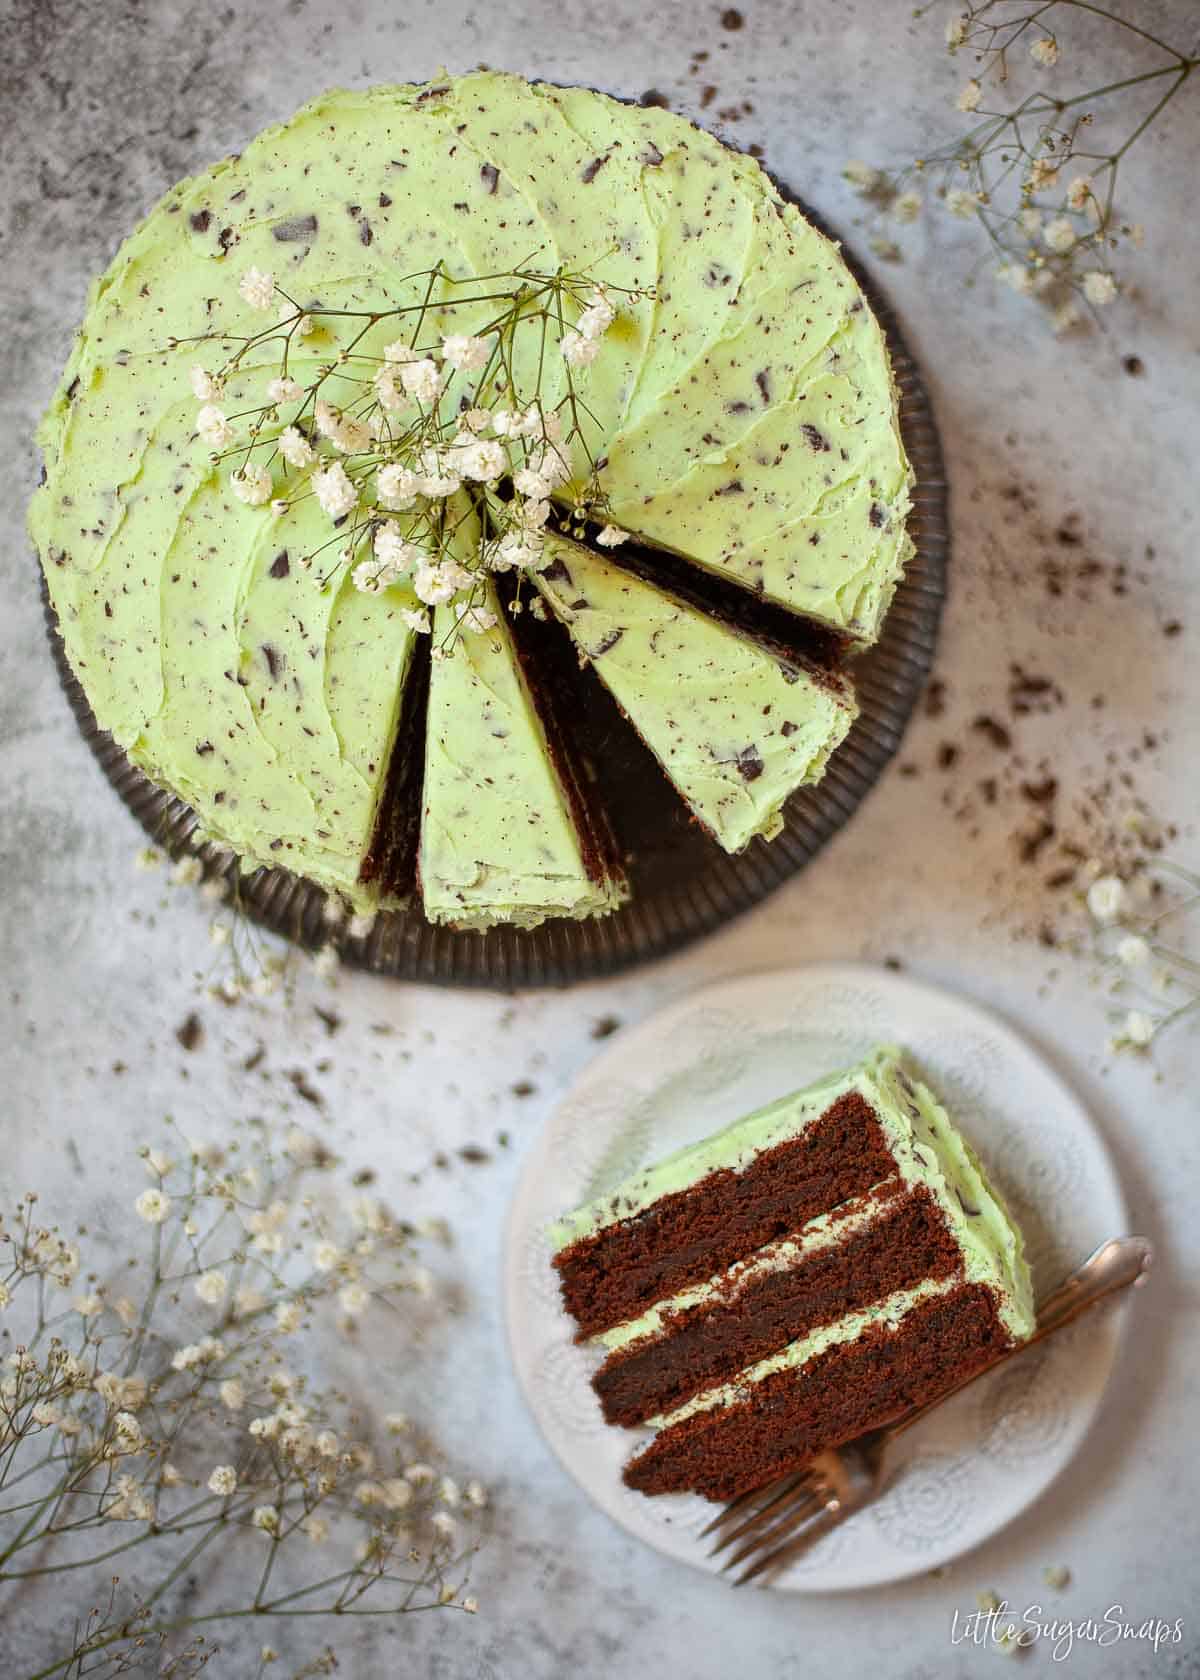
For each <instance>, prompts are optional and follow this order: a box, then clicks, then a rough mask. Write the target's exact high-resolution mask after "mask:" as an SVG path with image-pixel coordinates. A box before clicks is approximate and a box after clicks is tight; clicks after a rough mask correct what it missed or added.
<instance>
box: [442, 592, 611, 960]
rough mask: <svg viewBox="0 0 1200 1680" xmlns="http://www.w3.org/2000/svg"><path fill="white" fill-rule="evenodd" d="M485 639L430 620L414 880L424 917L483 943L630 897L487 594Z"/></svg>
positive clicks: (558, 735)
mask: <svg viewBox="0 0 1200 1680" xmlns="http://www.w3.org/2000/svg"><path fill="white" fill-rule="evenodd" d="M482 610H483V612H484V613H485V614H486V615H488V617H489V618H491V619H493V620H494V622H493V623H492V624H491V626H490V628H488V629H485V630H467V629H462V628H460V627H459V626H458V625H457V624H456V622H455V619H454V615H453V613H452V611H451V610H450V609H449V608H447V607H440V608H438V610H437V612H436V614H435V616H434V621H433V644H434V649H433V651H434V655H435V657H434V660H433V668H432V672H431V676H430V684H429V711H428V718H427V723H426V735H425V785H424V795H423V805H422V813H421V845H420V854H419V860H418V874H419V877H420V883H421V896H422V900H423V902H424V907H425V915H426V917H427V918H428V920H429V921H431V922H435V923H437V922H445V923H449V924H451V925H452V926H454V927H458V928H472V929H476V930H478V931H480V932H482V931H484V930H486V929H487V928H490V927H494V926H497V925H499V924H504V923H507V924H509V925H510V926H514V927H521V928H530V927H536V926H537V925H538V924H539V923H540V922H543V921H545V920H546V918H547V917H548V916H572V917H583V916H598V915H604V914H606V913H607V912H608V911H611V910H615V909H616V908H617V906H618V905H619V904H621V903H622V902H623V901H624V898H625V896H626V887H625V881H624V877H623V875H622V873H621V870H620V866H619V864H618V862H617V861H616V857H615V853H614V851H613V848H612V845H611V841H610V839H609V836H608V831H607V829H606V827H605V825H604V823H603V820H602V818H601V817H600V815H599V813H597V812H595V811H594V810H593V809H592V807H591V806H590V805H589V803H588V801H587V799H586V795H585V789H584V785H583V779H582V776H581V775H580V773H579V771H578V769H577V767H576V765H575V763H574V760H573V758H572V755H571V751H570V747H569V743H568V741H567V739H566V737H565V735H564V734H563V733H562V732H561V731H560V730H559V729H558V727H557V720H556V718H555V716H554V713H553V711H552V710H551V709H550V697H549V696H548V695H543V694H539V695H538V696H536V697H535V695H534V693H533V691H532V689H531V687H530V684H529V681H528V680H527V678H526V675H525V673H524V671H523V670H522V667H521V661H520V659H519V657H518V654H517V650H516V648H515V646H514V643H513V639H512V634H511V632H510V630H509V628H508V625H507V624H506V622H505V615H504V613H503V612H502V610H501V608H500V603H499V602H498V600H497V598H496V594H495V591H494V589H493V588H492V586H491V585H490V584H489V585H488V586H487V589H486V596H485V600H484V605H483V609H482Z"/></svg>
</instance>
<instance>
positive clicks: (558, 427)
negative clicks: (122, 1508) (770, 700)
mask: <svg viewBox="0 0 1200 1680" xmlns="http://www.w3.org/2000/svg"><path fill="white" fill-rule="evenodd" d="M535 278H536V277H535ZM542 278H543V279H545V280H547V281H548V287H547V290H549V289H550V288H552V287H553V286H554V285H556V284H558V282H557V280H551V279H550V277H542ZM238 290H239V292H240V295H241V297H242V299H243V300H244V301H245V303H247V304H248V305H249V306H250V307H251V308H252V309H255V310H260V311H267V310H270V309H273V308H274V305H275V301H276V296H277V288H276V285H275V279H274V276H273V275H272V274H270V273H266V272H264V271H262V270H260V269H258V268H248V269H247V270H246V271H245V272H244V273H243V274H242V276H241V278H240V280H239V283H238ZM514 297H516V294H514ZM555 297H556V298H557V302H556V303H555V304H554V305H553V307H546V308H545V309H544V311H543V313H542V315H541V317H540V320H541V330H542V332H543V333H545V331H546V329H547V326H548V325H549V327H550V328H551V329H553V330H556V331H557V333H558V347H559V351H560V353H561V356H562V359H563V361H564V362H565V363H566V365H567V368H568V370H575V369H581V368H586V367H588V366H590V365H591V364H592V363H593V362H594V361H595V359H596V357H597V355H598V354H599V350H600V345H601V341H602V339H603V338H604V336H605V334H606V333H607V332H608V331H609V329H610V328H611V326H612V325H613V323H614V321H615V320H616V317H617V309H616V305H615V303H614V302H613V299H612V297H611V296H610V294H609V291H608V290H607V289H606V288H605V287H604V286H603V285H599V284H597V285H592V286H591V287H590V289H589V290H588V291H587V292H586V293H583V294H581V293H580V292H578V291H576V290H574V289H572V290H571V291H570V292H569V297H570V298H571V299H575V300H576V307H577V309H578V315H577V318H576V319H575V321H574V324H573V325H571V326H569V327H568V326H565V325H564V321H563V312H562V293H561V292H558V293H555ZM526 319H533V320H534V321H536V320H538V319H539V317H537V316H533V317H527V316H526V315H525V314H524V313H523V305H522V304H521V302H520V301H519V299H518V301H516V302H515V304H514V308H513V310H512V312H511V313H510V314H509V316H508V317H507V318H506V319H505V320H502V321H501V322H500V323H499V324H496V325H494V326H493V327H492V328H491V329H489V331H488V332H486V333H484V334H473V333H467V332H450V333H445V334H443V335H442V336H441V339H440V343H439V344H438V345H437V346H433V347H422V346H420V345H419V344H418V342H417V339H418V336H419V329H414V331H413V333H412V336H411V338H397V339H395V340H394V341H392V342H391V343H388V344H385V345H384V346H383V349H382V356H381V358H380V359H377V360H375V361H374V362H373V363H371V365H370V367H369V370H368V371H367V373H366V376H365V377H363V376H362V374H361V369H360V367H359V366H356V365H355V364H361V362H363V361H364V360H367V361H368V362H370V358H366V357H364V356H362V355H352V354H351V351H350V350H346V351H339V352H338V353H337V355H336V359H335V360H332V361H330V362H329V363H327V364H326V365H324V366H323V367H320V368H319V369H318V371H317V377H316V379H315V382H314V383H313V384H311V385H309V386H308V387H305V386H304V385H302V384H301V383H300V381H299V380H297V379H296V378H294V377H293V376H292V375H291V374H290V373H289V372H288V361H287V356H286V353H285V355H284V358H283V365H282V367H281V368H280V369H279V371H278V373H277V375H276V376H275V377H273V378H271V379H270V380H269V381H268V382H267V384H266V387H265V398H266V401H265V402H264V403H263V404H262V405H261V406H260V407H258V408H254V409H251V410H249V413H250V415H251V417H252V418H251V421H250V427H249V435H248V437H246V436H243V435H239V427H238V426H237V425H235V419H236V418H237V416H235V417H234V418H233V419H231V418H230V415H229V414H228V413H227V412H226V409H225V408H224V407H223V406H222V403H223V402H224V400H225V392H226V386H227V383H228V380H229V376H230V374H231V372H236V371H237V370H238V369H239V368H240V367H241V365H242V363H241V358H242V356H243V355H244V353H245V346H243V349H242V350H240V351H239V352H238V354H237V355H236V356H235V357H234V358H233V360H232V362H231V363H230V364H229V365H228V366H227V367H225V368H222V369H219V370H217V371H213V370H210V369H209V368H206V367H204V366H203V365H200V364H196V365H194V366H193V367H192V368H191V370H190V374H189V378H190V384H191V389H192V393H193V395H194V396H195V398H196V400H197V402H198V403H199V404H200V407H199V410H198V412H197V415H196V432H197V435H198V436H199V438H200V439H201V441H202V442H203V443H204V444H205V445H206V446H207V448H208V449H209V450H211V451H212V452H213V453H214V454H215V455H222V454H225V453H226V452H234V451H235V452H236V454H237V456H238V461H237V465H236V466H235V467H234V468H233V469H232V470H231V471H230V474H229V478H228V484H229V488H230V490H231V491H232V493H233V495H234V496H235V497H236V498H237V499H238V500H239V501H241V502H243V503H244V504H246V506H248V507H252V508H269V510H270V512H271V513H272V514H274V515H281V514H283V513H285V512H286V511H287V510H288V508H289V507H290V506H291V503H292V501H293V500H295V499H299V498H301V497H304V496H311V497H312V498H314V499H315V501H316V503H317V506H318V507H319V508H320V509H321V511H322V512H323V513H324V514H325V515H326V516H327V517H328V518H329V519H330V520H331V521H332V522H333V523H334V524H335V525H339V526H340V525H342V524H343V523H346V522H349V529H348V531H347V535H346V538H345V542H344V546H342V547H341V548H340V550H339V551H338V563H339V564H344V565H346V566H348V567H349V568H350V575H351V578H352V581H353V583H354V585H355V587H356V588H357V589H359V590H361V591H362V592H364V593H366V594H379V593H381V592H383V591H385V590H387V589H390V588H392V587H393V586H395V585H397V584H401V583H404V584H406V585H407V587H408V588H409V589H410V590H411V592H412V594H413V595H415V596H416V599H417V602H418V603H419V605H417V606H416V607H413V606H400V605H398V611H399V612H400V614H401V616H402V618H403V621H404V622H405V623H406V624H407V625H408V626H409V628H410V629H412V630H414V631H416V632H419V633H429V632H430V631H431V630H432V618H431V612H430V609H433V608H449V609H450V613H449V615H448V616H449V621H450V624H451V625H452V627H453V629H454V630H457V629H459V628H461V629H465V630H469V631H473V632H476V633H479V632H483V631H487V630H490V629H492V628H493V627H494V625H495V623H496V618H495V614H494V612H493V611H492V610H491V608H490V607H489V606H488V604H487V602H488V599H489V596H488V592H487V590H486V588H485V587H484V583H485V579H486V576H487V574H488V573H492V572H507V571H512V570H521V571H529V570H536V569H538V568H539V567H540V566H541V565H542V564H543V563H544V542H545V536H544V533H545V530H546V527H547V524H548V522H549V520H550V516H551V507H552V500H553V498H554V497H555V496H556V495H559V494H562V493H563V492H564V490H565V487H566V486H567V485H569V484H570V483H571V481H572V479H573V478H575V476H576V469H575V466H574V464H573V459H572V454H573V451H572V444H573V441H574V439H575V437H576V436H577V433H576V431H575V430H572V431H571V432H570V433H569V434H568V433H566V431H565V427H564V419H563V415H564V413H565V412H566V411H567V408H568V400H569V406H570V412H571V414H572V416H573V417H574V415H575V408H574V397H573V395H572V394H571V393H572V392H573V386H572V384H571V372H570V371H568V375H567V384H568V399H563V401H562V402H561V403H560V404H559V405H558V406H549V405H543V403H542V402H541V400H540V393H539V400H537V401H534V402H532V403H528V402H523V403H522V402H517V401H515V400H514V397H515V391H514V389H513V387H512V385H511V366H510V363H511V355H506V353H505V352H506V338H505V335H506V333H507V334H508V335H511V334H512V333H514V332H515V331H516V328H517V326H518V325H520V324H521V323H522V321H524V320H526ZM279 324H280V325H282V326H285V327H286V328H287V329H288V330H287V334H286V337H287V339H288V340H289V341H290V338H291V336H292V334H293V333H297V334H300V335H303V334H304V332H305V330H306V329H307V330H311V329H312V327H313V321H312V317H311V316H308V315H303V316H301V315H300V314H299V313H298V311H297V309H296V308H295V306H293V305H291V304H289V303H287V302H286V300H285V302H284V304H283V306H282V307H281V309H280V311H279ZM278 333H279V326H278V325H277V326H272V327H270V328H266V329H264V330H263V332H262V333H260V334H259V335H258V337H259V338H262V339H264V340H269V339H270V338H271V337H272V336H274V335H277V334H278ZM359 336H360V337H361V335H359ZM257 341H258V340H257V338H256V339H251V340H249V341H247V343H248V344H254V343H256V342H257ZM355 342H356V343H357V342H358V340H355ZM509 349H511V345H509ZM343 370H346V371H344V372H343ZM335 374H336V375H337V376H338V377H339V378H344V379H346V380H348V381H349V382H350V383H351V384H353V385H355V386H357V388H358V395H357V396H355V397H354V399H353V400H352V401H351V403H350V405H349V406H341V405H339V404H338V403H336V402H334V401H332V400H330V398H329V397H327V396H325V395H323V394H321V390H322V387H323V385H324V382H325V381H326V380H327V379H328V378H330V377H331V376H332V375H335ZM468 376H469V377H470V379H471V381H472V383H471V384H470V385H465V388H464V390H463V393H462V394H461V395H460V396H459V398H458V402H457V407H455V406H454V404H453V402H452V401H447V400H446V398H447V393H448V392H449V390H450V387H451V385H452V383H453V382H454V381H455V380H456V379H458V378H462V379H463V380H464V381H465V380H466V379H467V377H468ZM452 395H453V394H452ZM285 404H296V405H297V406H296V408H295V410H294V412H293V413H292V414H291V415H290V416H284V415H282V414H281V413H280V409H281V407H282V405H285ZM485 404H486V406H484V405H485ZM246 413H247V411H246V410H245V409H243V410H242V415H243V417H244V416H245V414H246ZM575 424H576V425H577V421H576V422H575ZM259 449H262V450H263V451H264V455H263V458H261V459H259V458H255V453H254V452H255V451H257V450H259ZM267 449H270V451H271V453H270V454H269V455H267V454H266V453H265V452H266V450H267ZM276 457H278V459H279V461H280V462H281V463H282V466H283V468H284V471H285V473H286V471H287V469H292V470H293V471H294V472H296V473H298V474H307V480H306V482H297V481H295V480H293V481H292V482H291V483H285V484H283V485H282V486H279V487H277V485H276V480H275V477H274V474H273V472H272V465H273V463H274V461H275V459H276ZM592 482H593V485H594V469H593V481H592ZM453 498H459V499H460V501H461V507H455V508H454V509H452V510H447V508H446V506H445V504H447V503H448V502H450V501H451V499H453ZM601 505H602V503H601V502H600V500H599V499H598V498H597V497H596V496H595V495H594V493H593V494H592V496H590V497H583V498H582V499H581V498H580V496H579V494H578V493H576V497H575V500H574V501H573V503H572V508H573V511H574V516H575V517H576V518H578V517H580V515H581V510H582V509H584V508H592V509H596V508H599V507H600V506H601ZM472 510H473V511H474V513H475V515H476V517H477V519H478V523H479V526H480V529H481V531H482V533H483V534H482V535H481V537H480V539H479V543H478V547H477V549H476V550H475V551H474V552H472V550H471V548H470V545H469V544H465V543H460V544H454V543H452V541H451V540H450V538H448V537H447V536H446V534H445V532H446V528H447V526H449V527H450V529H451V531H453V530H455V529H457V528H458V526H459V525H460V524H461V523H462V522H463V520H464V519H465V518H467V517H469V516H470V513H471V512H472ZM397 516H406V517H404V518H400V517H397ZM626 535H627V533H626V532H624V531H622V530H621V529H620V528H619V527H617V526H615V525H612V524H611V523H605V524H603V528H602V529H601V531H600V533H599V536H598V539H597V540H598V541H599V542H600V543H601V545H603V546H605V547H616V546H617V545H618V544H619V543H621V542H624V541H625V539H626ZM311 563H312V557H311V556H310V557H306V558H305V559H303V560H302V561H301V562H300V564H301V565H302V566H303V567H308V566H310V565H311ZM323 581H324V580H323ZM162 1216H163V1214H162V1212H161V1211H159V1210H158V1209H157V1204H156V1203H155V1202H154V1199H153V1197H148V1199H147V1202H146V1208H145V1210H144V1211H143V1217H145V1218H147V1219H151V1220H153V1219H155V1218H160V1217H162ZM204 1287H205V1288H208V1289H212V1290H216V1289H217V1288H218V1284H217V1282H216V1281H215V1280H211V1281H210V1280H206V1281H205V1284H204ZM202 1299H205V1297H204V1296H202ZM217 1299H218V1297H216V1296H215V1295H214V1297H213V1299H212V1300H211V1302H209V1304H214V1305H215V1304H217Z"/></svg>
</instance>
